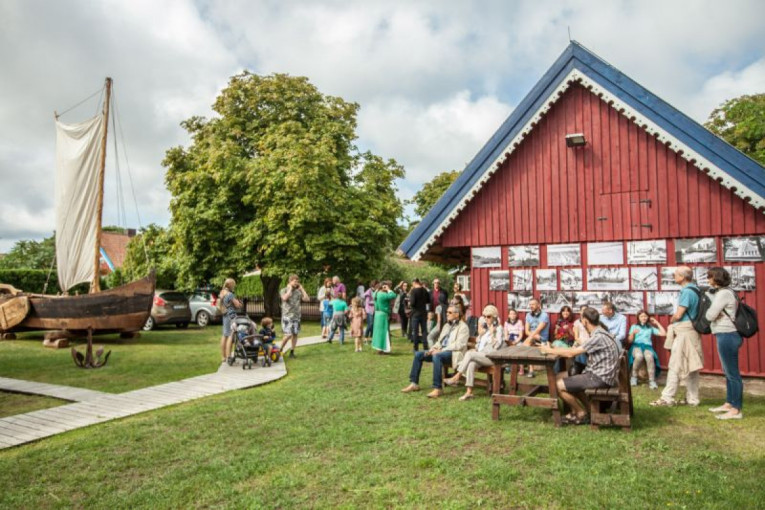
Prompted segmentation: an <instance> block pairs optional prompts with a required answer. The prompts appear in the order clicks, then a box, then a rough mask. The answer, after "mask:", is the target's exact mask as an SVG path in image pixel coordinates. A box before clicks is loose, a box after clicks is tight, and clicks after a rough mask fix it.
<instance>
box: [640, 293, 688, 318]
mask: <svg viewBox="0 0 765 510" xmlns="http://www.w3.org/2000/svg"><path fill="white" fill-rule="evenodd" d="M679 295H680V293H679V292H648V293H647V296H646V297H647V298H648V313H652V314H654V315H672V314H673V313H675V306H676V305H677V298H678V296H679Z"/></svg>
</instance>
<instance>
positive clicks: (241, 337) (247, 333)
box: [227, 315, 271, 370]
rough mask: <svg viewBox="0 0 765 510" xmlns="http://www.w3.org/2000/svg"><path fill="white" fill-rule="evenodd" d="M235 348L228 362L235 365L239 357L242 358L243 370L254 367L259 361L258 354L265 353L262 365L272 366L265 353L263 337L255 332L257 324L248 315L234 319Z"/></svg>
mask: <svg viewBox="0 0 765 510" xmlns="http://www.w3.org/2000/svg"><path fill="white" fill-rule="evenodd" d="M233 329H234V339H233V340H234V348H233V351H232V353H231V356H230V357H229V358H228V360H227V361H228V364H229V365H233V364H234V362H235V361H236V360H237V359H241V360H242V370H244V369H245V368H249V369H252V366H253V365H254V364H255V363H257V362H258V356H259V355H260V353H261V352H263V353H264V355H263V361H262V366H264V367H265V366H266V365H268V366H271V359H269V357H268V356H266V355H265V348H264V346H263V337H262V336H261V335H258V334H256V333H255V331H256V324H255V323H254V322H253V321H252V320H251V319H250V318H249V317H248V316H246V315H244V316H238V317H237V318H236V319H234V324H233Z"/></svg>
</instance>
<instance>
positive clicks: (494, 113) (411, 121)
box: [359, 90, 511, 198]
mask: <svg viewBox="0 0 765 510" xmlns="http://www.w3.org/2000/svg"><path fill="white" fill-rule="evenodd" d="M510 111H511V107H510V106H509V105H507V104H505V103H502V102H501V101H499V100H498V99H497V98H496V97H494V96H484V97H480V98H477V99H473V98H471V95H470V92H469V91H467V90H463V91H460V92H457V93H456V94H454V95H453V96H452V97H449V98H447V99H446V100H444V101H442V102H439V103H433V104H430V105H422V104H419V103H415V102H413V101H410V100H407V99H405V98H401V97H394V98H390V99H389V100H385V101H377V102H374V103H372V104H370V105H368V106H367V107H365V108H363V109H362V110H361V114H360V116H359V133H360V134H361V140H362V142H364V143H365V144H368V145H369V146H370V147H371V149H372V150H373V151H374V152H376V153H378V154H381V155H383V156H384V157H393V158H395V159H396V160H397V161H398V162H399V163H401V164H403V165H404V167H405V168H406V171H407V178H406V182H405V183H403V186H402V192H403V194H404V196H405V197H407V198H408V197H409V196H411V195H412V194H413V193H414V192H415V191H416V190H417V189H418V188H419V187H420V186H421V185H422V184H423V183H425V182H426V181H428V180H430V179H432V178H433V177H434V176H435V175H436V174H439V173H441V172H445V171H449V170H462V169H463V168H464V166H465V165H466V164H467V163H468V162H469V161H470V160H471V159H472V158H473V156H475V154H476V153H477V152H478V150H479V149H480V148H481V147H482V146H483V144H484V143H486V141H487V140H488V139H489V137H490V136H491V135H492V134H493V133H494V131H496V130H497V128H498V127H499V125H500V124H501V123H502V121H503V120H504V119H505V118H506V117H507V116H508V115H509V113H510Z"/></svg>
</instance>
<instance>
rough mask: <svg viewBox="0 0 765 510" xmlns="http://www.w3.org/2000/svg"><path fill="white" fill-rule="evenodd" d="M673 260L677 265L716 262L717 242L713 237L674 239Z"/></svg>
mask: <svg viewBox="0 0 765 510" xmlns="http://www.w3.org/2000/svg"><path fill="white" fill-rule="evenodd" d="M675 258H676V259H677V263H678V264H681V263H682V264H703V263H712V262H717V241H715V238H714V237H702V238H700V239H675Z"/></svg>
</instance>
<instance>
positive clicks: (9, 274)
mask: <svg viewBox="0 0 765 510" xmlns="http://www.w3.org/2000/svg"><path fill="white" fill-rule="evenodd" d="M46 280H48V271H47V270H45V269H0V283H7V284H9V285H13V286H14V287H16V288H17V289H19V290H23V291H24V292H29V293H32V294H40V293H42V292H43V287H45V281H46ZM107 283H108V282H107V280H106V279H105V278H101V288H102V289H107V288H109V286H108V285H107ZM89 288H90V285H89V284H87V283H81V284H79V285H75V286H74V287H72V288H71V289H70V290H69V294H86V293H87V292H88V289H89ZM59 292H60V289H59V288H58V275H57V274H56V271H52V272H51V273H50V280H48V288H47V289H46V290H45V293H46V294H58V293H59Z"/></svg>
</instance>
